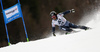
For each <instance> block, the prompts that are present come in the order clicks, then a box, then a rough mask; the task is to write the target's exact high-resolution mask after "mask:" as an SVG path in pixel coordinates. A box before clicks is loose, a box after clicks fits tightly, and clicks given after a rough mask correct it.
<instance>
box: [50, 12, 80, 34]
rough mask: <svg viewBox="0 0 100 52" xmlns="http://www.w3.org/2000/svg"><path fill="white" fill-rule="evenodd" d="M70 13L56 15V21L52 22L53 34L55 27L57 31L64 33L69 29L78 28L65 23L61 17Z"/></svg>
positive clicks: (67, 22)
mask: <svg viewBox="0 0 100 52" xmlns="http://www.w3.org/2000/svg"><path fill="white" fill-rule="evenodd" d="M70 12H71V11H70V10H68V11H65V12H63V13H59V14H57V19H56V20H52V31H53V32H55V26H56V25H57V26H59V29H61V30H64V31H71V30H72V29H70V27H71V28H78V26H77V25H74V24H73V23H70V22H69V21H67V20H66V19H65V18H64V17H63V16H64V15H65V14H68V13H70Z"/></svg>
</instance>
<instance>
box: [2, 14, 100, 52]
mask: <svg viewBox="0 0 100 52" xmlns="http://www.w3.org/2000/svg"><path fill="white" fill-rule="evenodd" d="M98 14H100V13H98ZM93 17H94V16H93ZM94 19H95V20H94ZM98 19H99V20H98ZM94 24H95V25H94ZM86 26H90V27H92V29H91V30H87V31H81V32H78V33H73V34H69V35H59V33H56V35H57V36H56V37H53V36H51V37H49V38H45V39H41V40H37V41H30V42H20V43H18V44H16V45H15V44H14V45H11V46H7V47H3V48H0V52H100V16H98V15H96V16H95V18H93V20H91V21H90V22H88V23H87V25H86Z"/></svg>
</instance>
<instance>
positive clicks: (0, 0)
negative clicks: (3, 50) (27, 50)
mask: <svg viewBox="0 0 100 52" xmlns="http://www.w3.org/2000/svg"><path fill="white" fill-rule="evenodd" d="M0 2H1V8H2V11H3V4H2V0H0ZM5 29H6V34H7V39H8V45H9V46H10V40H9V35H8V29H7V25H6V23H5Z"/></svg>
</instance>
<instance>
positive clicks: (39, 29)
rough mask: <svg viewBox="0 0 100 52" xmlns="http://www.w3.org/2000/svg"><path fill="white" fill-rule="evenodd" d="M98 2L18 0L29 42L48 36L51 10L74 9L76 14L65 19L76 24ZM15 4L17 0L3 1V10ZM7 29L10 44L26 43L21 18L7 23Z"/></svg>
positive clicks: (1, 37) (0, 32)
mask: <svg viewBox="0 0 100 52" xmlns="http://www.w3.org/2000/svg"><path fill="white" fill-rule="evenodd" d="M99 2H100V1H99V0H20V3H21V8H22V13H23V16H24V20H25V25H26V29H27V33H28V36H29V40H31V41H34V40H37V39H42V38H46V37H48V36H50V33H51V31H52V28H51V18H50V16H49V13H50V12H51V11H52V10H54V11H56V12H57V13H59V12H63V11H66V10H70V9H75V10H76V13H74V14H72V13H70V14H67V15H66V16H65V17H67V18H66V19H67V20H68V21H70V22H72V23H75V24H78V23H79V21H80V19H81V18H82V16H83V14H88V13H90V12H91V11H92V10H94V9H95V8H97V6H98V3H99ZM16 3H17V0H3V6H4V9H6V8H9V7H11V6H13V5H14V4H16ZM0 12H1V13H0V47H4V46H7V45H8V43H7V36H6V30H5V25H4V19H3V14H2V9H1V8H0ZM87 19H88V18H87ZM7 28H8V32H9V38H10V42H11V44H16V43H18V42H26V36H25V32H24V27H23V23H22V19H21V18H19V19H17V20H14V21H13V22H10V23H8V24H7Z"/></svg>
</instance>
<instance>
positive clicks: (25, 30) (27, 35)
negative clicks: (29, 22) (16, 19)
mask: <svg viewBox="0 0 100 52" xmlns="http://www.w3.org/2000/svg"><path fill="white" fill-rule="evenodd" d="M18 3H19V4H20V1H19V0H18ZM20 10H21V8H20ZM21 15H22V21H23V26H24V30H25V34H26V39H27V42H29V38H28V35H27V30H26V27H25V22H24V18H23V14H22V10H21Z"/></svg>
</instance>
